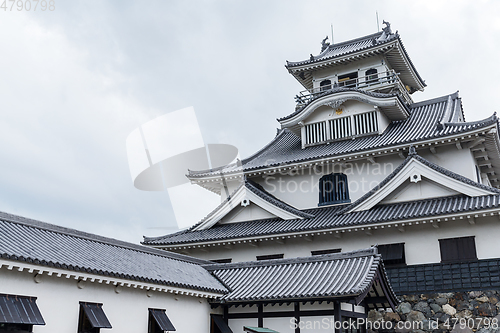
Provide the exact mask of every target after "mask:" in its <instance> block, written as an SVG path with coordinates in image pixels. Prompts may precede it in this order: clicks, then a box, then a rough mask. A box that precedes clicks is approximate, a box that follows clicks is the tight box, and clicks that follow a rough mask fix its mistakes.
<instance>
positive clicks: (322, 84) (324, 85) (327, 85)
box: [319, 80, 332, 91]
mask: <svg viewBox="0 0 500 333" xmlns="http://www.w3.org/2000/svg"><path fill="white" fill-rule="evenodd" d="M319 87H320V91H326V90H330V89H331V88H332V81H330V80H323V81H321V82H320V83H319Z"/></svg>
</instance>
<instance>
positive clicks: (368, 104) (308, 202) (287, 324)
mask: <svg viewBox="0 0 500 333" xmlns="http://www.w3.org/2000/svg"><path fill="white" fill-rule="evenodd" d="M384 23H385V28H384V29H383V30H382V31H380V32H377V33H375V34H371V35H368V36H365V37H361V38H357V39H354V40H350V41H346V42H342V43H337V44H329V43H328V42H327V39H326V38H325V40H323V42H322V48H321V51H320V53H319V55H316V56H315V55H312V54H311V55H310V56H309V58H308V59H306V60H304V61H298V62H289V61H287V63H286V69H287V70H288V72H289V73H290V74H291V75H292V76H293V77H294V78H295V79H296V80H298V81H299V82H300V84H301V85H302V86H303V87H304V89H305V90H304V91H302V92H299V93H298V94H297V95H296V96H295V100H296V107H295V109H294V110H290V112H288V114H286V113H285V114H284V115H283V117H282V118H280V119H278V122H279V125H280V129H279V130H278V131H277V134H276V136H275V138H274V139H273V140H272V141H271V142H269V143H268V144H267V145H266V146H265V147H263V148H262V149H261V150H259V151H258V152H256V153H255V154H253V155H252V156H250V157H248V158H246V159H243V160H238V161H237V162H236V163H234V164H230V165H226V166H223V167H220V168H216V169H210V170H189V171H188V170H186V172H187V177H188V178H189V180H190V181H191V183H192V184H194V185H195V186H201V187H203V188H204V189H206V190H207V191H211V192H214V193H216V194H218V195H220V198H221V200H220V204H219V205H218V206H217V207H215V208H214V209H213V211H212V212H210V213H209V214H208V215H207V216H206V217H204V218H203V219H202V220H200V221H193V226H192V227H190V228H188V229H186V230H182V231H179V232H176V233H173V234H169V235H165V236H161V237H145V238H144V241H143V244H142V245H137V244H130V243H126V242H121V241H117V240H114V239H109V238H105V237H101V236H97V235H92V234H88V233H84V232H81V231H77V230H72V229H67V228H63V227H59V226H55V225H52V224H48V223H44V222H40V221H35V220H31V219H27V218H23V217H19V216H15V215H10V214H6V213H0V254H1V256H0V281H1V283H0V332H7V331H8V332H12V331H15V332H78V333H84V332H101V330H102V331H103V332H104V331H106V330H109V331H110V332H112V331H117V332H146V331H147V332H148V333H157V332H170V331H176V330H177V331H179V332H203V333H208V332H210V333H231V332H235V333H236V332H271V333H272V332H282V333H283V332H289V333H292V332H293V333H298V332H302V333H304V332H335V333H340V332H366V331H367V328H366V326H361V327H355V328H353V327H351V326H350V325H349V324H350V323H352V322H354V321H356V320H358V319H366V318H367V317H369V313H372V314H373V313H379V312H377V311H380V312H382V313H391V312H393V314H394V315H395V316H397V318H399V315H397V313H400V312H401V311H400V308H399V306H398V304H400V302H401V300H402V298H401V297H404V298H403V299H404V300H408V298H407V295H421V294H429V295H431V294H433V293H434V294H436V295H448V296H447V297H448V299H446V298H445V296H442V297H441V296H439V297H441V301H443V300H444V301H443V302H442V304H443V308H441V307H440V306H438V305H437V304H434V305H436V306H435V307H433V308H432V309H433V310H432V312H431V310H430V308H429V306H428V305H427V301H425V302H423V303H422V304H423V305H421V307H422V308H425V307H427V308H428V309H429V310H428V311H427V312H428V313H427V314H426V315H428V317H427V318H431V317H430V316H431V315H432V316H434V317H433V318H438V319H439V318H441V319H439V320H442V318H443V317H442V316H444V315H445V314H444V313H443V312H442V309H444V304H445V303H446V305H447V306H448V309H447V311H448V312H449V313H452V312H451V310H450V308H451V309H453V310H455V313H456V312H457V310H456V309H455V308H453V307H452V306H451V305H450V304H452V301H451V297H453V296H450V295H454V294H455V293H461V292H469V291H481V292H479V293H478V294H477V295H476V294H474V295H475V296H474V297H479V295H481V293H482V291H485V292H486V291H488V290H498V289H499V287H500V246H498V245H497V243H498V238H499V235H500V189H499V186H500V180H499V178H498V175H499V174H500V141H499V134H498V119H497V117H496V115H495V114H493V115H492V116H491V117H489V118H487V119H484V120H481V121H474V122H467V121H466V120H465V115H464V111H463V109H462V103H461V99H460V97H459V95H458V93H451V94H449V95H446V96H441V97H437V98H432V99H429V100H425V101H422V102H417V103H415V102H414V101H413V97H412V96H413V95H414V94H420V93H421V92H422V91H423V90H424V88H425V86H426V84H425V82H424V80H423V79H422V78H421V77H420V75H419V73H418V71H417V69H416V67H415V65H414V64H413V63H412V61H411V60H410V57H409V55H408V53H407V52H406V49H405V47H404V45H403V42H402V40H401V37H400V36H399V34H398V33H397V32H395V33H393V32H392V31H391V28H390V25H389V23H386V22H384ZM437 293H446V294H437ZM488 295H489V297H490V298H488V297H486V296H485V297H486V298H481V299H482V300H481V301H480V302H482V303H481V304H482V305H481V306H482V308H481V309H480V310H481V311H482V312H480V313H479V314H480V315H481V316H489V317H493V316H495V315H497V313H498V311H497V309H496V308H495V305H494V304H493V303H491V302H493V301H494V300H497V299H496V298H495V297H497V296H498V294H495V292H493V293H490V294H488ZM495 295H497V296H495ZM471 297H472V296H471ZM414 298H415V297H414ZM417 298H418V297H417ZM425 299H427V296H426V298H425ZM478 299H479V298H478ZM497 301H498V300H497ZM448 302H450V304H448ZM461 302H462V303H461V304H462V306H463V304H465V303H464V302H465V301H463V299H462V300H461ZM474 302H476V303H477V304H479V301H474ZM488 302H490V303H491V304H493V305H491V304H490V303H488ZM401 304H402V303H401ZM407 304H408V306H410V304H409V303H407ZM418 304H420V303H418ZM453 304H455V303H453ZM499 304H500V302H499ZM455 306H457V309H458V310H460V308H459V307H458V305H457V304H455ZM497 306H498V304H497ZM439 309H441V310H439ZM372 310H375V311H372ZM409 311H410V310H408V312H409ZM422 311H423V312H425V311H424V310H422ZM439 311H441V312H439ZM474 311H476V312H477V311H479V310H477V309H476V310H474ZM485 311H486V312H487V311H489V312H487V313H486V312H485ZM408 312H406V313H408ZM414 312H415V311H414ZM476 312H474V315H475V313H476ZM418 313H419V314H420V315H421V316H423V314H422V313H421V312H418ZM455 313H453V314H451V315H449V314H446V316H448V317H447V318H448V319H449V318H450V317H451V316H452V315H454V314H455ZM484 313H486V314H484ZM471 315H472V312H471ZM436 316H437V317H436ZM392 318H395V317H392ZM401 318H403V317H401ZM405 318H407V317H405ZM422 318H423V317H422ZM457 318H458V317H457ZM442 321H443V320H442ZM318 323H319V324H318ZM345 323H347V324H348V325H347V326H344V325H343V324H345ZM317 324H318V325H317Z"/></svg>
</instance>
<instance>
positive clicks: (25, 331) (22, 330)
mask: <svg viewBox="0 0 500 333" xmlns="http://www.w3.org/2000/svg"><path fill="white" fill-rule="evenodd" d="M2 332H12V333H30V332H33V325H27V324H12V323H0V333H2Z"/></svg>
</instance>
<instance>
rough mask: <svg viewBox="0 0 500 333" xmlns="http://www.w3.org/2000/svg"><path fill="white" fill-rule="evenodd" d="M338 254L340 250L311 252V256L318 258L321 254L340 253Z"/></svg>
mask: <svg viewBox="0 0 500 333" xmlns="http://www.w3.org/2000/svg"><path fill="white" fill-rule="evenodd" d="M340 252H342V249H328V250H317V251H311V255H312V256H320V255H323V254H330V253H340Z"/></svg>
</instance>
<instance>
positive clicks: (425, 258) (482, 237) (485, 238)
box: [190, 216, 500, 265]
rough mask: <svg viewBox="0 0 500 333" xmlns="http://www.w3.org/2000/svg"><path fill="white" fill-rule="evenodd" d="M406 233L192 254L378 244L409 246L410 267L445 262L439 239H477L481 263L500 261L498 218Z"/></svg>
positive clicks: (301, 253) (247, 257) (246, 255)
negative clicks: (467, 237)
mask: <svg viewBox="0 0 500 333" xmlns="http://www.w3.org/2000/svg"><path fill="white" fill-rule="evenodd" d="M405 230H406V231H405V232H400V231H398V230H397V229H396V228H394V227H392V228H384V229H377V230H373V234H372V235H371V236H370V235H367V234H366V233H365V232H364V231H357V232H354V231H352V232H347V231H346V232H345V233H343V234H342V237H341V238H336V237H335V236H334V235H329V234H328V235H324V236H315V237H313V239H312V241H307V240H305V239H303V238H295V239H293V238H291V239H286V240H285V241H284V244H280V243H277V242H276V241H267V242H259V243H257V244H258V247H254V246H249V245H247V244H240V245H234V246H233V247H231V248H230V249H228V248H225V247H222V246H218V247H214V248H210V251H209V252H201V251H192V252H190V254H191V255H193V256H195V257H200V258H203V259H216V258H218V257H224V258H226V257H227V258H232V259H233V262H240V261H252V260H256V256H257V255H263V254H272V253H284V254H285V255H284V257H285V258H294V257H308V256H310V255H311V251H314V250H325V249H333V248H341V249H342V251H343V252H347V251H354V250H359V249H363V248H367V247H369V246H372V245H375V244H391V243H405V254H406V263H407V264H408V265H415V264H426V263H438V262H440V261H441V256H440V250H439V241H438V240H439V239H442V238H453V237H465V236H475V241H476V250H477V256H478V258H479V259H488V258H500V244H499V243H498V235H500V220H499V219H498V216H490V217H480V218H476V224H474V225H471V224H469V223H468V221H467V220H466V219H463V220H460V219H457V220H455V221H453V220H451V219H450V220H449V221H448V222H441V223H440V228H439V229H435V228H434V227H433V226H431V225H430V224H419V225H412V226H407V227H406V229H405Z"/></svg>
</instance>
